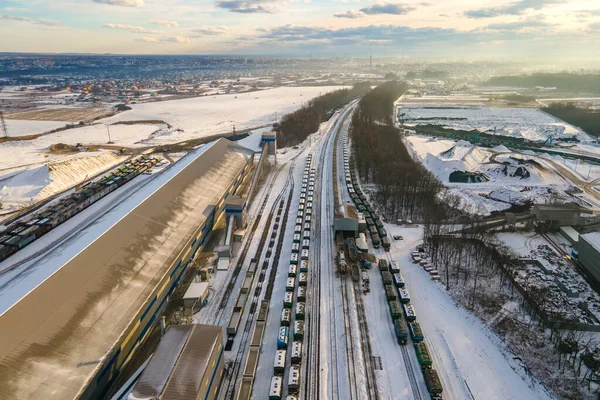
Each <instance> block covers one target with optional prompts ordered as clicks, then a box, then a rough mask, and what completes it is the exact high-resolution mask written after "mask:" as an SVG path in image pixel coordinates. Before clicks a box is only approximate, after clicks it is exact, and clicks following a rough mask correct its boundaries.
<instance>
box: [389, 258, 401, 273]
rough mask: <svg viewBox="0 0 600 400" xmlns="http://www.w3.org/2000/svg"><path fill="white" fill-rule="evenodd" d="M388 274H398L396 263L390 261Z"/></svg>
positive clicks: (397, 264)
mask: <svg viewBox="0 0 600 400" xmlns="http://www.w3.org/2000/svg"><path fill="white" fill-rule="evenodd" d="M390 272H391V273H392V274H397V273H399V272H400V263H399V262H398V261H390Z"/></svg>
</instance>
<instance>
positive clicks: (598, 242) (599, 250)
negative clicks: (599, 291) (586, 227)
mask: <svg viewBox="0 0 600 400" xmlns="http://www.w3.org/2000/svg"><path fill="white" fill-rule="evenodd" d="M575 249H576V250H577V251H578V252H579V255H578V261H579V263H580V264H581V266H582V267H583V268H584V269H585V270H586V272H587V273H588V275H589V276H591V277H592V278H594V280H595V281H596V282H597V283H598V282H600V232H592V233H586V234H584V235H579V240H578V241H577V243H576V245H575Z"/></svg>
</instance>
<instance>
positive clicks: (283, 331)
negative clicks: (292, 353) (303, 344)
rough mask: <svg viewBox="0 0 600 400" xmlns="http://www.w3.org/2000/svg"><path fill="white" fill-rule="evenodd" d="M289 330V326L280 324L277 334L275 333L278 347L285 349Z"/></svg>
mask: <svg viewBox="0 0 600 400" xmlns="http://www.w3.org/2000/svg"><path fill="white" fill-rule="evenodd" d="M289 332H290V328H288V327H287V326H282V327H281V328H279V335H277V348H278V349H287V347H288V336H289Z"/></svg>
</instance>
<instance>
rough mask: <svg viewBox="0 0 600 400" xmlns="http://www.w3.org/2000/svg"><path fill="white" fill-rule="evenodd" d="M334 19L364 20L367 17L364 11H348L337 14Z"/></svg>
mask: <svg viewBox="0 0 600 400" xmlns="http://www.w3.org/2000/svg"><path fill="white" fill-rule="evenodd" d="M333 16H334V17H336V18H350V19H356V18H362V17H365V16H366V14H365V13H364V12H362V11H358V10H348V11H346V12H345V13H337V14H333Z"/></svg>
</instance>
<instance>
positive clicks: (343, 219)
mask: <svg viewBox="0 0 600 400" xmlns="http://www.w3.org/2000/svg"><path fill="white" fill-rule="evenodd" d="M358 220H359V215H358V211H356V207H354V206H353V205H349V204H345V205H342V206H339V208H338V209H336V212H335V221H334V223H333V229H334V231H335V233H336V234H337V233H342V234H343V235H344V236H347V237H352V238H355V237H357V236H358Z"/></svg>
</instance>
